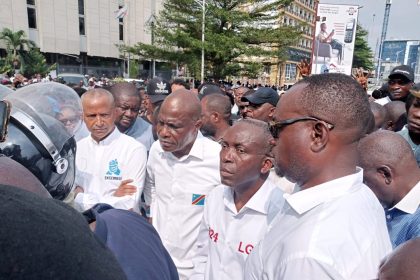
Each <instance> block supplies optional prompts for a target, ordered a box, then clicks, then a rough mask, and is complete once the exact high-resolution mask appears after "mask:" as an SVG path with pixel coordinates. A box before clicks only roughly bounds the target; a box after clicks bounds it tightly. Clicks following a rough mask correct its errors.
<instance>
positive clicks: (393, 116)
mask: <svg viewBox="0 0 420 280" xmlns="http://www.w3.org/2000/svg"><path fill="white" fill-rule="evenodd" d="M384 107H385V109H386V110H387V120H386V124H387V129H388V130H392V131H400V130H401V129H402V128H403V126H404V125H405V124H406V123H407V116H406V114H405V112H406V110H405V103H404V102H402V101H391V102H389V103H387V104H385V106H384Z"/></svg>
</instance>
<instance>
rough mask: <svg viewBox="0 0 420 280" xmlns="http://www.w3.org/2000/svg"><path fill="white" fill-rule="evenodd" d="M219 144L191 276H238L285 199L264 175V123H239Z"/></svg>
mask: <svg viewBox="0 0 420 280" xmlns="http://www.w3.org/2000/svg"><path fill="white" fill-rule="evenodd" d="M220 143H221V145H222V151H221V152H220V175H221V179H222V185H220V186H218V187H217V188H216V189H214V190H213V191H211V193H210V194H209V196H208V198H207V201H206V205H205V207H204V216H203V220H202V222H201V226H200V233H199V236H198V240H197V243H196V244H197V249H198V250H197V252H198V253H197V256H196V257H195V258H194V260H193V263H194V274H193V275H192V277H191V278H190V279H191V280H192V279H194V280H198V279H217V280H222V279H226V280H233V279H243V270H244V267H245V261H246V258H247V257H248V255H249V254H250V252H251V250H252V249H253V248H254V246H256V245H257V244H258V242H259V241H260V240H261V238H262V237H263V236H264V234H265V233H266V230H267V226H268V225H269V224H270V222H271V221H272V220H273V218H274V217H275V215H276V214H277V213H278V211H279V210H280V209H281V207H282V206H283V203H284V199H283V192H282V191H281V190H280V189H279V188H277V187H276V186H275V185H274V184H273V183H272V182H271V181H270V180H268V179H267V178H268V174H269V172H270V169H271V167H272V161H273V158H272V155H271V148H272V136H271V135H270V132H269V130H268V126H267V124H266V123H264V122H262V121H259V120H253V119H245V120H241V121H238V122H236V123H235V124H234V125H233V126H232V127H230V128H228V129H227V130H226V132H225V134H224V136H223V137H222V138H221V139H220Z"/></svg>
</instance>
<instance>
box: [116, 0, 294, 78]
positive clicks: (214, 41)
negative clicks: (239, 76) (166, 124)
mask: <svg viewBox="0 0 420 280" xmlns="http://www.w3.org/2000/svg"><path fill="white" fill-rule="evenodd" d="M206 2H207V4H206V7H205V8H206V13H205V42H204V50H205V62H206V65H205V68H206V71H207V72H208V73H210V75H211V76H213V77H214V78H223V77H224V75H231V74H235V73H232V70H235V69H236V71H241V70H240V69H238V67H237V63H241V64H244V63H247V62H248V61H247V59H246V57H250V56H258V57H274V58H283V54H284V49H286V47H288V46H290V45H292V44H294V43H295V42H296V41H297V39H298V38H299V36H300V31H299V27H298V26H296V27H292V26H282V24H280V23H279V20H280V14H281V12H280V10H281V9H282V8H284V7H286V6H287V5H289V4H290V3H291V2H293V0H276V1H266V0H252V1H249V0H212V1H209V0H207V1H206ZM201 4H202V1H201V0H166V1H165V2H164V4H163V8H162V10H161V12H160V14H159V15H158V16H157V18H156V19H155V20H153V21H152V23H151V25H150V28H151V32H152V35H153V36H152V37H153V41H154V42H153V44H144V43H137V44H136V45H135V46H134V47H124V48H123V50H125V51H130V52H132V53H133V54H135V55H138V56H140V57H144V58H148V59H161V60H162V59H163V60H167V61H169V62H173V63H179V64H187V65H188V68H189V70H190V71H192V72H193V74H195V76H196V77H197V76H199V73H200V72H199V70H200V65H201V50H202V47H203V44H202V41H201V34H202V6H201Z"/></svg>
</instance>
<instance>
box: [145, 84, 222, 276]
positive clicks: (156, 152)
mask: <svg viewBox="0 0 420 280" xmlns="http://www.w3.org/2000/svg"><path fill="white" fill-rule="evenodd" d="M200 117H201V106H200V101H199V100H198V98H197V96H195V95H194V94H193V93H191V92H190V91H188V90H178V91H176V92H175V93H171V94H170V95H169V96H168V97H167V98H166V99H165V101H163V103H162V107H161V108H160V112H159V115H158V120H157V129H156V131H157V135H158V139H159V141H156V142H155V143H153V145H152V148H151V149H150V153H149V160H148V163H147V179H146V184H145V189H144V195H145V200H146V204H148V205H150V203H151V216H152V221H153V225H154V227H155V228H156V230H157V231H158V233H159V235H160V237H161V238H162V242H163V244H164V245H165V247H166V249H167V250H168V252H169V254H170V255H171V257H172V259H173V261H174V263H175V265H176V267H177V269H178V273H179V275H180V279H188V277H189V276H190V275H191V273H192V269H193V263H192V257H193V256H194V245H195V243H196V241H197V236H198V230H199V226H200V222H201V218H202V216H203V208H204V201H205V197H206V195H207V194H208V193H209V192H210V191H211V190H212V189H214V188H215V187H216V186H218V185H219V184H220V174H219V152H220V145H219V144H218V143H216V142H214V141H212V140H210V139H208V138H205V137H204V136H203V135H202V134H201V133H200V132H199V129H200V126H201V119H200Z"/></svg>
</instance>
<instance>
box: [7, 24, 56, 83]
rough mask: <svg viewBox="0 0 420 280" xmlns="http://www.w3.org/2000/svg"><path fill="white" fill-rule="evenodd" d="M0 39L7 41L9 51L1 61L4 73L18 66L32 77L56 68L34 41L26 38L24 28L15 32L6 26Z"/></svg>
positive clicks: (23, 72) (22, 71)
mask: <svg viewBox="0 0 420 280" xmlns="http://www.w3.org/2000/svg"><path fill="white" fill-rule="evenodd" d="M0 40H2V41H3V42H4V43H5V45H6V52H7V56H6V57H5V58H3V59H1V61H0V71H1V72H2V73H5V72H8V73H12V72H13V70H14V69H15V68H16V67H18V68H19V69H20V72H21V73H22V74H23V75H25V76H27V77H30V76H32V75H33V74H37V73H38V74H41V75H44V74H46V73H48V72H49V71H50V70H51V69H52V68H54V66H52V67H49V66H48V65H47V63H46V61H45V57H44V55H43V54H42V53H41V52H40V51H39V49H37V48H36V45H35V43H34V42H33V41H31V40H29V39H27V38H26V36H25V32H24V31H23V30H19V31H16V32H13V31H12V30H11V29H9V28H4V29H3V30H2V31H1V32H0Z"/></svg>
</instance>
